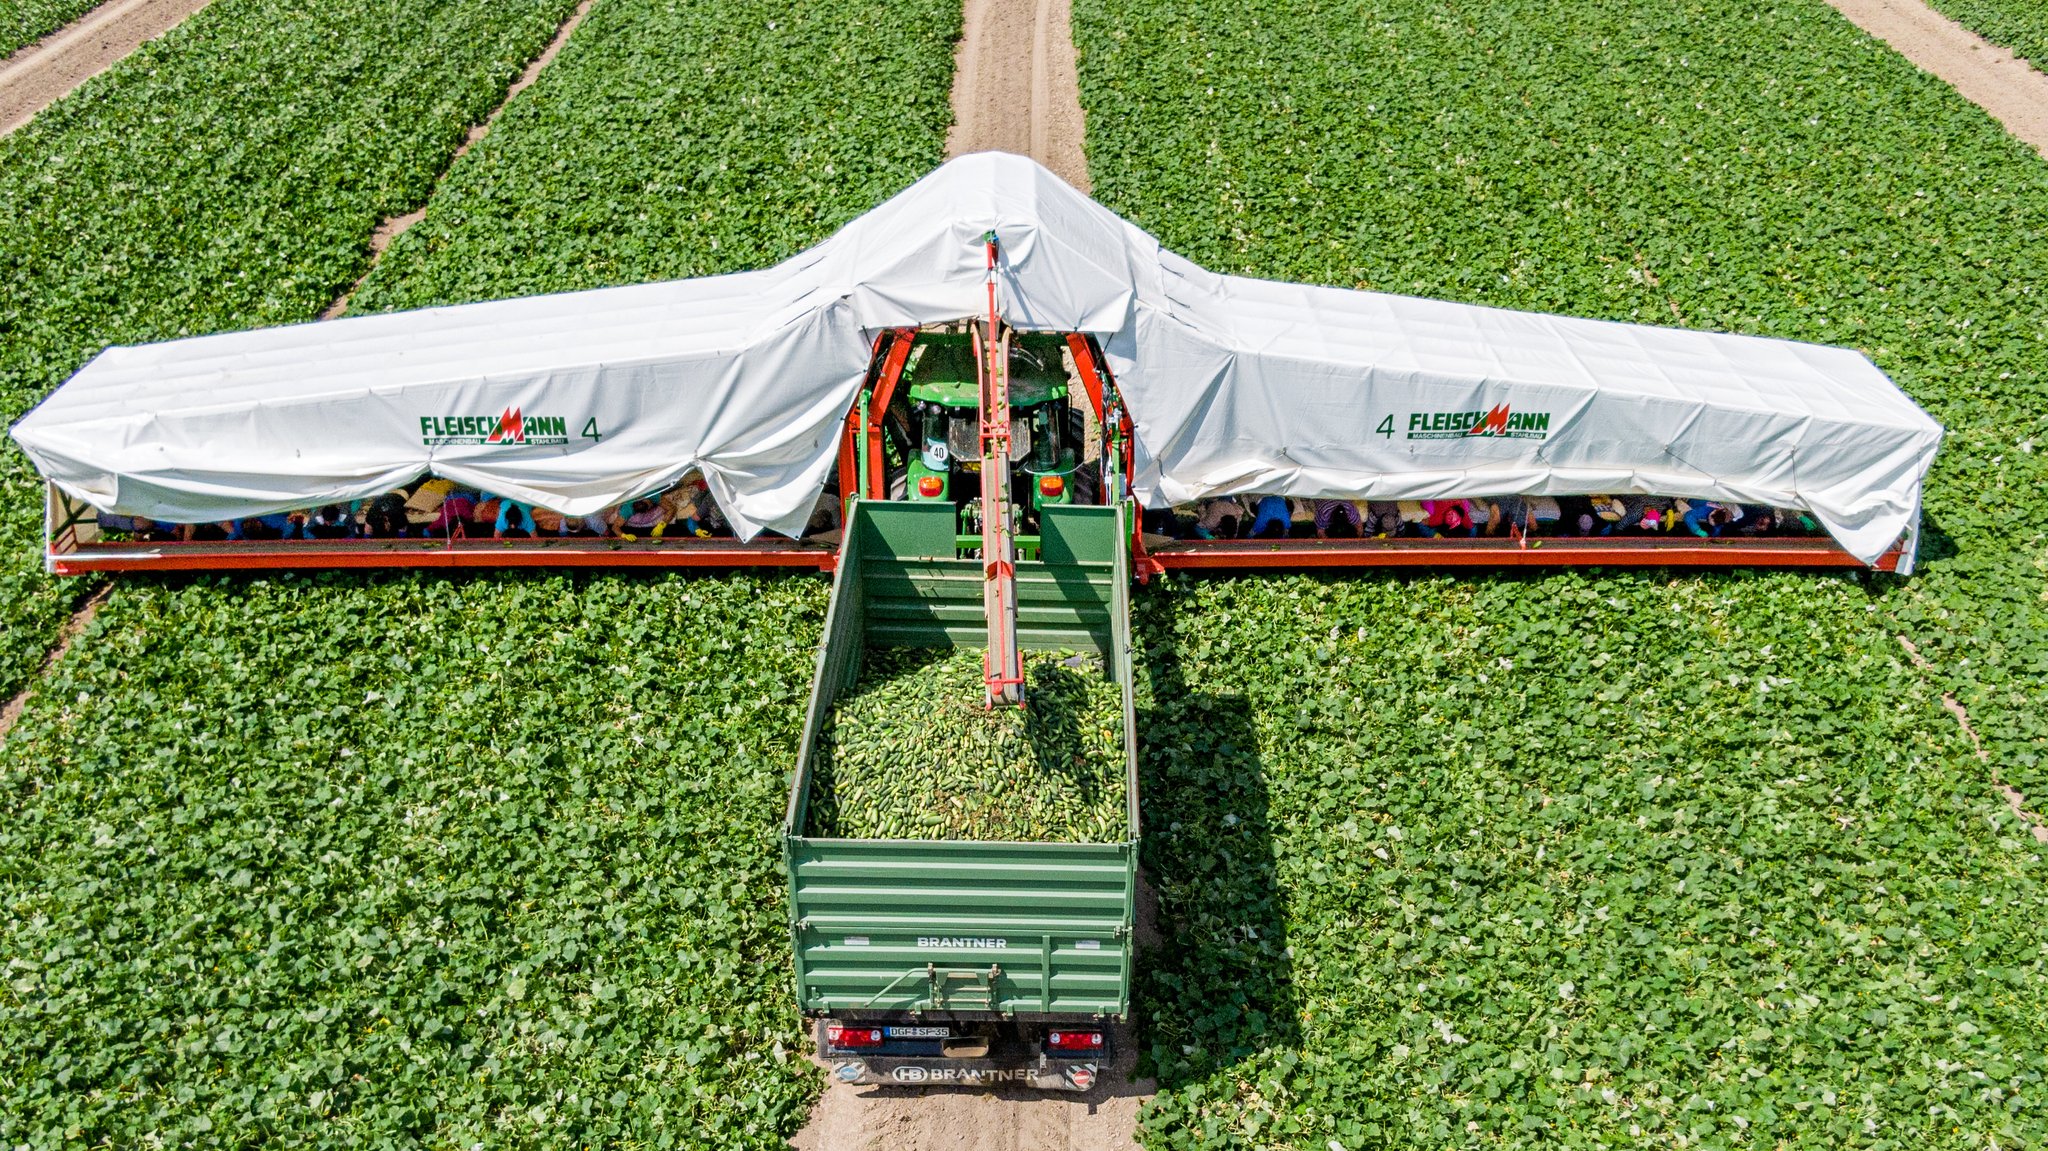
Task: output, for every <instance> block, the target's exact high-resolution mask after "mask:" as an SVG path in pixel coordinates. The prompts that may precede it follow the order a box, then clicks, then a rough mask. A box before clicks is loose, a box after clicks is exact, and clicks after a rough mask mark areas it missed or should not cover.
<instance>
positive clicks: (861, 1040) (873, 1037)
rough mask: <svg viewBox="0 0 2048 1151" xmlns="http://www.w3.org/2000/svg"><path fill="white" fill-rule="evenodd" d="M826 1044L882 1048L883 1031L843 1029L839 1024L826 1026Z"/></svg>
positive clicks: (858, 1028)
mask: <svg viewBox="0 0 2048 1151" xmlns="http://www.w3.org/2000/svg"><path fill="white" fill-rule="evenodd" d="M825 1042H826V1043H829V1044H831V1045H832V1046H834V1047H880V1046H881V1045H882V1029H881V1028H879V1027H841V1026H840V1025H839V1024H837V1023H828V1024H826V1025H825Z"/></svg>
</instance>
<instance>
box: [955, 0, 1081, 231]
mask: <svg viewBox="0 0 2048 1151" xmlns="http://www.w3.org/2000/svg"><path fill="white" fill-rule="evenodd" d="M1071 15H1072V3H1071V0H967V6H966V11H965V20H964V22H963V27H962V31H961V35H960V47H959V49H958V50H957V51H956V52H955V53H954V56H953V129H952V131H951V132H949V133H947V135H946V155H948V156H960V155H965V154H966V153H968V152H987V151H1000V152H1015V153H1016V154H1018V155H1020V156H1029V157H1031V158H1032V159H1034V160H1036V161H1038V162H1039V163H1041V164H1044V165H1045V166H1046V167H1048V168H1051V169H1052V170H1053V171H1054V172H1056V173H1058V174H1059V176H1060V178H1061V179H1063V180H1065V181H1067V182H1068V183H1070V184H1072V185H1074V186H1075V187H1076V188H1079V189H1081V190H1082V191H1083V192H1086V191H1088V190H1089V185H1088V158H1087V154H1086V153H1085V152H1084V150H1083V148H1082V142H1083V130H1082V129H1083V125H1084V120H1083V117H1082V114H1081V82H1080V76H1079V74H1078V73H1077V72H1076V71H1075V64H1074V37H1073V31H1072V29H1071V28H1070V26H1069V23H1070V18H1071Z"/></svg>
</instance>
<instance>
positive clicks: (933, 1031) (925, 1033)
mask: <svg viewBox="0 0 2048 1151" xmlns="http://www.w3.org/2000/svg"><path fill="white" fill-rule="evenodd" d="M883 1030H884V1031H886V1032H888V1034H889V1038H891V1039H944V1038H946V1037H947V1036H949V1035H951V1034H953V1029H952V1028H950V1027H885V1028H883Z"/></svg>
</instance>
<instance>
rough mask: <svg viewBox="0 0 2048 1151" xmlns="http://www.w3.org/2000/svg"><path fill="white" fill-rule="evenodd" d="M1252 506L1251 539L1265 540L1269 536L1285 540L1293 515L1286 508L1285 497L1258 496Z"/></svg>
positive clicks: (1292, 521)
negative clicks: (1256, 501) (1269, 534)
mask: <svg viewBox="0 0 2048 1151" xmlns="http://www.w3.org/2000/svg"><path fill="white" fill-rule="evenodd" d="M1258 501H1259V502H1258V503H1256V504H1254V505H1252V538H1253V539H1255V540H1257V539H1265V538H1267V536H1268V533H1269V531H1270V533H1271V535H1273V536H1277V537H1281V538H1285V537H1286V535H1287V529H1288V527H1289V526H1290V525H1292V524H1293V523H1294V514H1293V512H1292V511H1290V510H1289V509H1288V507H1287V498H1286V497H1285V496H1260V497H1258Z"/></svg>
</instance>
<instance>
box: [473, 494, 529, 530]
mask: <svg viewBox="0 0 2048 1151" xmlns="http://www.w3.org/2000/svg"><path fill="white" fill-rule="evenodd" d="M492 498H493V497H491V496H489V495H486V496H485V497H484V499H485V501H487V502H488V501H489V500H490V499H492ZM496 498H497V500H498V523H497V526H496V528H494V529H493V530H492V535H493V536H494V537H495V538H497V539H504V538H505V537H506V536H508V535H509V536H513V537H515V538H518V539H527V538H530V537H531V536H532V535H533V533H534V526H533V509H532V508H531V507H528V506H527V505H525V504H522V503H520V502H519V501H518V500H508V499H506V498H504V497H503V496H499V497H496Z"/></svg>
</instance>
